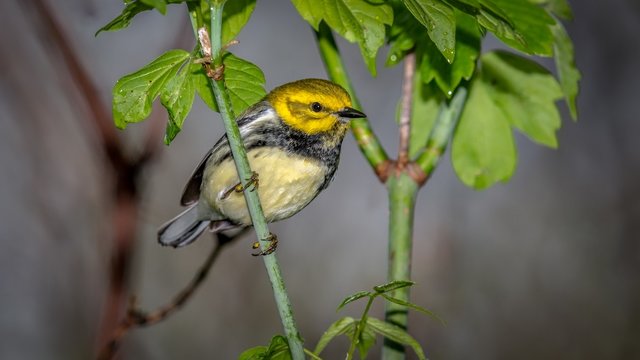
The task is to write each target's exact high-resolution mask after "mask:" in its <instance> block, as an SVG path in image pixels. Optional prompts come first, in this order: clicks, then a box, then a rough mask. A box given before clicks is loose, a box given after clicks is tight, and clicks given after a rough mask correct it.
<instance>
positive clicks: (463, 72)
mask: <svg viewBox="0 0 640 360" xmlns="http://www.w3.org/2000/svg"><path fill="white" fill-rule="evenodd" d="M456 20H457V27H458V29H457V31H456V38H457V41H456V46H455V48H456V57H455V60H454V61H453V63H451V64H450V63H448V62H447V60H446V59H445V58H444V57H443V56H442V54H441V53H440V52H439V51H438V50H437V49H436V48H435V46H433V45H432V44H426V46H425V49H424V52H423V54H422V61H421V63H420V72H421V76H422V79H423V81H424V82H425V83H428V82H430V81H432V80H435V81H436V83H437V84H438V86H439V87H440V89H442V92H443V93H445V94H446V95H447V97H451V95H452V94H453V91H454V90H455V89H456V87H458V85H459V84H460V81H462V79H465V80H469V79H470V78H471V76H472V75H473V73H474V71H475V68H476V60H477V58H478V54H479V52H480V41H481V38H482V35H481V34H480V30H479V28H478V25H477V22H476V20H475V19H474V18H472V17H471V16H469V15H467V14H464V13H461V12H457V13H456Z"/></svg>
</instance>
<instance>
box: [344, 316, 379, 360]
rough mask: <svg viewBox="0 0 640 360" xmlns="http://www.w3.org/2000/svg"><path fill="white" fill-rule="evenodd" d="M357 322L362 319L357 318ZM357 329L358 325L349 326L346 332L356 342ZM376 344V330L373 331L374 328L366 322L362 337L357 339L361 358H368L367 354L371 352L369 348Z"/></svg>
mask: <svg viewBox="0 0 640 360" xmlns="http://www.w3.org/2000/svg"><path fill="white" fill-rule="evenodd" d="M356 322H357V323H358V324H359V323H360V320H356ZM356 330H357V326H352V327H349V328H348V330H347V332H346V334H345V335H347V336H348V337H349V339H350V340H351V341H352V342H354V341H356V338H355V336H356ZM375 344H376V333H375V331H373V329H372V328H371V327H370V326H367V323H366V322H365V323H364V328H363V329H362V332H361V333H360V338H359V339H357V345H356V346H357V348H358V352H359V353H360V359H366V357H367V354H368V353H369V349H371V347H372V346H373V345H375Z"/></svg>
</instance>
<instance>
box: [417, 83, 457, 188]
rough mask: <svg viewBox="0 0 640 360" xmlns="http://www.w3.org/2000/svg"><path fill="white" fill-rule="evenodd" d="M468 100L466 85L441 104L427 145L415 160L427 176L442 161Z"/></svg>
mask: <svg viewBox="0 0 640 360" xmlns="http://www.w3.org/2000/svg"><path fill="white" fill-rule="evenodd" d="M466 100H467V89H466V88H465V87H464V86H460V87H459V88H458V90H456V93H455V95H454V96H453V98H452V99H451V101H450V102H449V104H448V105H447V104H446V103H443V104H442V105H441V107H440V112H439V113H438V117H437V118H436V122H435V125H434V127H433V130H432V131H431V135H430V136H429V140H428V141H427V146H426V147H425V149H424V150H423V151H422V152H421V153H420V154H418V156H417V158H416V161H415V162H416V164H418V166H420V168H421V169H422V171H424V173H425V174H426V175H427V176H429V175H431V173H432V172H433V170H434V169H435V167H436V166H437V165H438V163H439V162H440V158H441V157H442V154H444V151H445V149H446V147H447V144H448V143H449V139H450V138H451V133H452V132H453V129H455V127H456V124H457V123H458V119H459V118H460V114H461V113H462V108H463V107H464V103H465V101H466Z"/></svg>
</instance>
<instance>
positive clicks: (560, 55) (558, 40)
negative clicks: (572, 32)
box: [551, 21, 582, 120]
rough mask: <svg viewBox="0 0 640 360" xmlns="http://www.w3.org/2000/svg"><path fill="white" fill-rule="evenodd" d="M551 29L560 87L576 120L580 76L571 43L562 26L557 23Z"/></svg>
mask: <svg viewBox="0 0 640 360" xmlns="http://www.w3.org/2000/svg"><path fill="white" fill-rule="evenodd" d="M551 29H552V30H553V36H554V38H555V41H554V44H553V52H554V55H555V62H556V69H557V70H558V77H559V78H560V86H561V87H562V91H563V92H564V96H565V99H566V101H567V106H568V107H569V111H570V112H571V117H572V118H573V119H574V120H576V119H577V118H578V108H577V107H576V98H577V97H578V91H579V89H578V82H579V81H580V78H581V77H582V75H580V71H579V70H578V68H577V67H576V62H575V57H574V52H573V43H572V42H571V38H569V35H568V34H567V32H566V30H565V29H564V26H562V24H561V23H560V22H559V21H558V23H557V24H555V25H554V26H553V27H552V28H551Z"/></svg>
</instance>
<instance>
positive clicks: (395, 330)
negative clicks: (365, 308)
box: [367, 318, 427, 360]
mask: <svg viewBox="0 0 640 360" xmlns="http://www.w3.org/2000/svg"><path fill="white" fill-rule="evenodd" d="M367 325H368V326H370V327H371V329H373V331H375V332H377V333H378V334H381V335H383V336H385V337H386V338H388V339H389V340H392V341H395V342H397V343H400V344H403V345H408V346H410V347H411V348H412V349H413V351H414V352H415V353H416V355H417V356H418V359H420V360H426V359H427V357H426V356H425V355H424V351H423V350H422V346H420V344H419V343H418V341H416V339H414V338H413V336H411V335H409V333H408V332H406V331H405V330H404V329H402V328H401V327H399V326H397V325H393V324H390V323H387V322H384V321H382V320H378V319H376V318H368V319H367Z"/></svg>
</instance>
